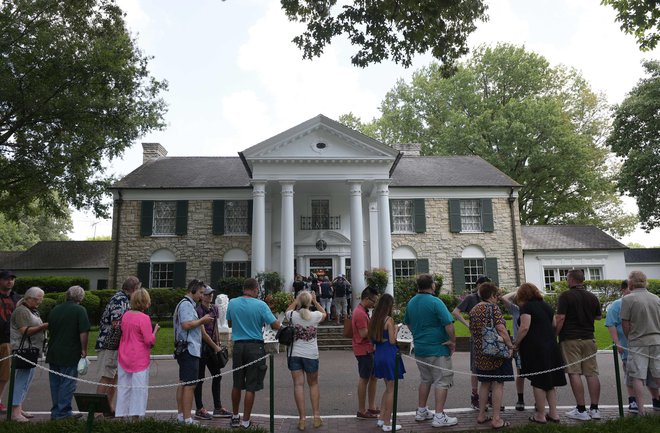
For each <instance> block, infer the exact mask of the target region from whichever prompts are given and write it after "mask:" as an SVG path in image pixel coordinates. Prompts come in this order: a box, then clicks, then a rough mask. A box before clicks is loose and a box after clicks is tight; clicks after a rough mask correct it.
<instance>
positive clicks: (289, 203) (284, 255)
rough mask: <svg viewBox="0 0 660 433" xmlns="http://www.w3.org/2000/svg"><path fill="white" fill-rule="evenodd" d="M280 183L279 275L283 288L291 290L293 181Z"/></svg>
mask: <svg viewBox="0 0 660 433" xmlns="http://www.w3.org/2000/svg"><path fill="white" fill-rule="evenodd" d="M280 184H281V185H282V218H281V219H282V230H281V240H282V244H281V245H282V246H281V250H280V260H281V261H280V276H281V277H282V279H283V280H284V290H286V291H291V290H292V284H293V184H294V182H293V181H280Z"/></svg>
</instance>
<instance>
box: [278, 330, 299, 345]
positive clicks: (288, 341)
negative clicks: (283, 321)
mask: <svg viewBox="0 0 660 433" xmlns="http://www.w3.org/2000/svg"><path fill="white" fill-rule="evenodd" d="M295 337H296V330H295V329H294V328H293V326H280V329H278V330H277V334H275V338H277V341H279V342H280V344H284V345H285V346H291V345H292V344H293V340H295Z"/></svg>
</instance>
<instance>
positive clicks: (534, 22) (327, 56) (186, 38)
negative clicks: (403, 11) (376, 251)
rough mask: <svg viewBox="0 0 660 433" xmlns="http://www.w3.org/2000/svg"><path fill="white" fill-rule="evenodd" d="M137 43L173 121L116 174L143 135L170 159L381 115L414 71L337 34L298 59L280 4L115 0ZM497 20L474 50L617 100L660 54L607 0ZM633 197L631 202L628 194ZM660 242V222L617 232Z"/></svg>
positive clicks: (419, 62)
mask: <svg viewBox="0 0 660 433" xmlns="http://www.w3.org/2000/svg"><path fill="white" fill-rule="evenodd" d="M118 3H119V4H120V5H121V6H122V8H123V9H124V10H125V11H126V14H127V17H126V19H127V22H128V25H129V28H130V30H131V32H132V33H133V35H134V36H135V37H136V38H137V41H138V45H139V47H140V49H141V50H142V51H143V52H144V53H145V54H147V55H150V56H153V57H154V58H153V60H152V61H151V63H150V70H151V72H152V74H153V75H154V76H155V77H157V78H159V79H166V80H167V81H168V82H169V91H168V92H167V93H166V94H165V95H164V97H165V99H166V101H167V102H168V105H169V112H168V114H167V116H166V119H165V120H166V122H167V127H166V129H165V130H163V131H159V132H154V133H151V134H149V135H147V136H145V137H144V138H143V139H142V140H140V142H138V143H135V144H134V145H133V147H132V148H131V149H128V150H127V151H126V152H125V154H124V156H123V158H121V159H118V160H115V161H113V162H112V163H111V164H109V172H110V173H113V174H116V175H118V176H121V175H125V174H128V173H129V172H131V171H132V170H134V169H135V168H137V167H138V166H139V165H140V164H141V162H142V146H141V144H140V143H141V142H158V143H161V144H162V145H163V146H164V147H165V148H166V149H167V151H168V155H170V156H184V155H186V156H193V155H195V156H198V155H213V156H228V155H232V156H233V155H236V153H237V152H239V151H241V150H243V149H245V148H247V147H250V146H252V145H254V144H256V143H258V142H260V141H262V140H265V139H267V138H269V137H271V136H273V135H275V134H277V133H279V132H282V131H284V130H286V129H288V128H290V127H292V126H295V125H297V124H298V123H300V122H303V121H305V120H307V119H309V118H311V117H314V116H316V115H317V114H324V115H326V116H328V117H330V118H333V119H337V118H338V117H339V115H341V114H344V113H348V112H353V113H354V114H356V115H357V116H359V117H361V118H362V119H363V120H370V119H371V118H373V117H377V116H378V115H379V111H378V107H379V105H380V101H381V100H382V99H383V97H384V96H385V93H386V92H387V91H388V90H390V89H391V88H392V87H393V86H394V84H395V82H396V81H397V80H398V79H404V80H407V79H409V77H410V76H411V75H412V73H413V71H414V70H416V69H418V68H420V67H422V66H425V65H427V64H428V63H429V62H430V61H431V60H432V59H431V57H430V56H420V57H418V58H416V59H415V61H414V63H413V66H412V67H411V68H409V69H405V68H402V67H400V66H397V65H394V64H392V63H390V62H386V63H383V64H379V65H374V66H370V67H368V68H364V69H361V68H356V67H353V66H352V65H351V63H350V55H351V54H353V52H354V50H352V48H351V46H350V45H349V44H348V43H346V42H345V41H343V40H336V41H334V42H333V44H332V45H331V46H330V47H328V48H327V49H326V51H325V53H324V55H323V56H322V57H321V58H318V59H315V60H313V61H305V60H302V59H301V52H300V51H299V50H298V49H297V48H296V47H295V46H294V45H293V44H292V43H291V42H290V41H291V39H292V38H293V37H294V36H295V35H297V34H298V33H300V29H301V27H300V25H299V24H294V23H290V22H288V21H287V19H286V17H285V16H284V12H283V11H282V9H281V7H280V2H279V1H278V0H227V1H224V2H223V1H221V0H194V1H186V2H182V1H180V0H118ZM488 3H489V5H490V9H489V12H488V14H489V16H490V20H489V21H488V22H487V23H479V24H478V30H477V31H476V32H475V33H474V34H473V35H472V36H471V38H470V46H471V47H474V46H477V45H479V44H484V43H485V44H495V43H497V42H511V43H515V44H519V45H525V47H526V48H527V49H528V50H532V51H535V52H537V53H539V54H541V55H543V56H545V57H546V58H547V59H548V60H549V61H550V62H551V63H552V64H553V65H556V64H560V63H561V64H565V65H567V66H572V67H575V68H577V69H578V70H580V71H581V72H582V74H583V75H584V77H585V78H586V79H587V80H588V81H589V83H590V84H591V86H592V88H593V89H594V90H596V91H598V92H602V93H604V94H605V95H606V96H607V99H608V101H609V102H610V103H612V104H615V103H618V102H621V100H622V99H623V98H624V97H625V95H626V93H627V92H628V91H629V90H630V89H632V87H633V86H634V85H635V83H636V82H637V80H639V79H640V78H641V77H642V76H643V69H642V67H641V61H642V59H645V58H660V56H659V55H658V54H659V52H660V51H659V50H656V51H654V52H652V53H641V52H639V51H638V49H637V47H636V44H635V41H634V39H633V38H632V37H631V36H627V35H624V34H623V33H622V32H621V31H620V30H619V25H618V24H617V23H615V22H614V12H613V10H611V8H609V7H605V6H601V5H600V0H580V1H575V0H533V1H529V0H493V1H488ZM629 202H632V201H629ZM74 225H75V229H74V232H73V233H71V234H70V236H71V237H72V239H86V238H88V237H91V236H94V235H97V236H100V235H110V232H111V222H110V221H109V220H107V221H101V220H97V219H95V218H94V217H93V216H92V215H91V214H87V213H80V212H76V213H74ZM622 241H623V242H624V243H627V242H630V241H634V242H639V243H642V244H644V245H647V246H657V245H660V230H655V231H654V232H652V233H651V234H650V235H649V234H646V233H644V232H642V231H640V230H638V231H637V232H636V233H635V234H634V235H633V236H629V237H626V238H624V239H622Z"/></svg>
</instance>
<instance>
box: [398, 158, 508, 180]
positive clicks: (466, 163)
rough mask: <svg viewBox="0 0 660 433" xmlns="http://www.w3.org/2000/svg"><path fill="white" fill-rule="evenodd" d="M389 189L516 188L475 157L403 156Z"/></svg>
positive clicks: (499, 173) (503, 176)
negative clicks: (432, 187) (444, 187)
mask: <svg viewBox="0 0 660 433" xmlns="http://www.w3.org/2000/svg"><path fill="white" fill-rule="evenodd" d="M390 186H391V187H411V186H477V187H502V186H504V187H519V186H520V184H519V183H517V182H516V181H514V180H513V179H511V178H510V177H509V176H507V175H506V174H504V173H502V172H501V171H500V170H498V169H497V168H495V167H494V166H493V165H491V164H490V163H488V162H486V161H485V160H483V159H481V158H480V157H478V156H409V155H407V156H404V157H403V158H401V160H399V163H398V164H397V166H396V168H395V170H394V173H392V183H391V184H390Z"/></svg>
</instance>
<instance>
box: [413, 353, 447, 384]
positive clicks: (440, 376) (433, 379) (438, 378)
mask: <svg viewBox="0 0 660 433" xmlns="http://www.w3.org/2000/svg"><path fill="white" fill-rule="evenodd" d="M415 359H418V360H420V361H421V362H425V363H426V364H431V365H434V366H435V367H431V366H428V365H426V364H421V363H419V362H418V363H417V368H418V369H419V376H420V382H421V383H424V384H427V385H435V386H437V387H438V388H442V389H449V388H451V387H452V386H454V372H453V371H451V370H452V363H451V357H450V356H416V357H415ZM436 367H440V368H436Z"/></svg>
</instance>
